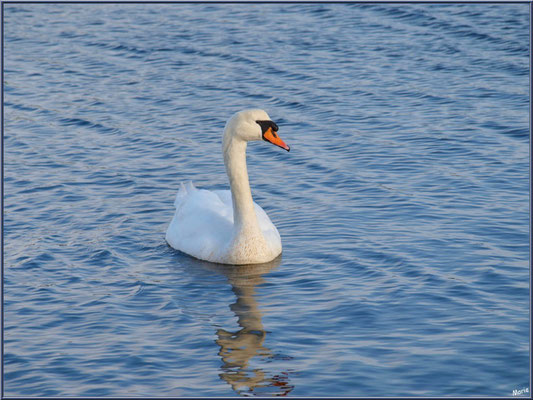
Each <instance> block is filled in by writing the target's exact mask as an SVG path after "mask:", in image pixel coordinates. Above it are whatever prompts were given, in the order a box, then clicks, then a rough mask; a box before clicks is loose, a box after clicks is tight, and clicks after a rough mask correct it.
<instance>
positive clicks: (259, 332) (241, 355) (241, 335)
mask: <svg viewBox="0 0 533 400" xmlns="http://www.w3.org/2000/svg"><path fill="white" fill-rule="evenodd" d="M238 280H239V279H238V278H237V279H231V278H230V283H231V284H232V290H233V292H234V293H235V295H236V296H237V301H236V302H235V303H233V304H232V305H230V308H231V310H232V311H233V312H234V313H235V315H236V316H237V320H238V324H239V326H241V327H242V329H241V330H239V331H237V332H228V331H226V330H224V329H219V330H218V331H217V336H218V339H217V340H216V343H217V344H218V345H219V346H220V352H219V353H218V354H219V355H220V356H221V357H222V361H223V363H224V365H223V366H222V370H223V371H224V372H223V373H221V374H220V376H221V378H222V379H224V380H225V381H226V382H228V383H229V384H230V385H231V386H232V387H233V389H234V390H235V391H237V392H239V391H240V390H241V389H242V388H244V387H247V388H250V389H253V388H255V387H256V386H258V385H262V384H264V382H265V379H266V377H265V374H264V373H263V371H261V370H259V369H254V370H253V374H250V372H251V371H246V368H247V367H248V364H249V362H250V359H251V358H252V357H254V356H256V355H261V356H269V355H270V354H271V352H270V350H269V349H267V348H266V347H264V346H263V342H264V341H265V335H266V333H265V330H264V328H263V323H262V320H261V319H262V318H261V317H262V314H261V311H260V310H259V308H258V303H257V301H256V299H255V286H256V285H257V284H258V283H260V282H261V281H262V278H260V277H258V278H257V279H254V280H253V281H252V282H250V281H246V282H244V283H242V282H240V283H241V284H240V285H239V282H237V281H238ZM235 368H238V369H237V370H235Z"/></svg>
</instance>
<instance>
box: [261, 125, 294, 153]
mask: <svg viewBox="0 0 533 400" xmlns="http://www.w3.org/2000/svg"><path fill="white" fill-rule="evenodd" d="M263 139H265V140H266V141H267V142H270V143H272V144H275V145H276V146H279V147H281V148H282V149H285V150H287V151H291V148H290V147H289V146H287V145H286V144H285V142H284V141H283V140H281V138H280V137H279V136H278V134H277V133H276V132H274V131H273V130H272V128H268V129H267V131H266V132H265V133H264V134H263Z"/></svg>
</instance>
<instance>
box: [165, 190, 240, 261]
mask: <svg viewBox="0 0 533 400" xmlns="http://www.w3.org/2000/svg"><path fill="white" fill-rule="evenodd" d="M175 205H176V212H175V214H174V218H173V219H172V221H171V222H170V225H169V227H168V229H167V234H166V240H167V242H168V243H169V244H170V245H171V246H172V247H173V248H175V249H177V250H180V251H183V252H185V253H187V254H190V255H192V256H194V257H197V258H202V259H207V258H209V257H208V256H209V255H210V254H211V253H212V252H213V251H217V250H220V249H222V248H224V247H225V245H226V244H227V241H228V240H229V239H230V238H231V233H232V227H233V210H232V209H231V207H230V209H229V210H228V208H227V206H226V204H225V203H224V202H222V201H221V199H220V197H219V196H217V195H216V194H215V193H214V192H211V191H209V190H203V189H197V188H195V187H194V185H192V183H191V184H187V185H182V186H181V188H180V191H179V192H178V194H177V195H176V201H175Z"/></svg>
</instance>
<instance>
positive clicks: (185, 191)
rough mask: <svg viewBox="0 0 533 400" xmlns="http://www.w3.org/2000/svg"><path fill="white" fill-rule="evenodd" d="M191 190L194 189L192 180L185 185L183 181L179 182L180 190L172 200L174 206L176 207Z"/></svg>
mask: <svg viewBox="0 0 533 400" xmlns="http://www.w3.org/2000/svg"><path fill="white" fill-rule="evenodd" d="M193 190H196V187H195V186H194V185H193V183H192V181H188V182H187V183H186V184H185V185H184V184H183V182H181V183H180V190H178V194H177V195H176V200H174V206H175V207H176V208H178V207H179V205H180V203H181V201H182V200H183V198H184V197H186V196H187V195H188V194H190V193H191V192H192V191H193Z"/></svg>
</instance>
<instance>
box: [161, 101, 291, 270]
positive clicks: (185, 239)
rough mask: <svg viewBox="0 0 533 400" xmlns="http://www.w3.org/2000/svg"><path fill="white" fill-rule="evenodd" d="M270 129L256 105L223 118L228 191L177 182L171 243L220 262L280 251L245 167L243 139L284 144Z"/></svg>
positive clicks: (250, 260) (265, 257)
mask: <svg viewBox="0 0 533 400" xmlns="http://www.w3.org/2000/svg"><path fill="white" fill-rule="evenodd" d="M276 131H277V125H276V124H274V123H273V122H272V121H270V118H269V117H268V115H267V113H266V112H264V111H262V110H247V111H241V112H239V113H237V114H235V115H234V116H233V117H232V118H231V119H230V120H229V121H228V123H227V124H226V128H225V130H224V139H223V146H222V147H223V154H224V164H225V166H226V172H227V174H228V177H229V181H230V187H231V191H229V190H216V191H209V190H203V189H197V188H195V187H194V185H193V184H192V183H188V184H187V185H183V184H182V185H181V188H180V190H179V192H178V194H177V196H176V201H175V202H174V205H175V206H176V212H175V214H174V218H173V219H172V221H171V223H170V225H169V227H168V229H167V234H166V240H167V242H168V243H169V244H170V245H171V246H172V247H173V248H175V249H177V250H180V251H182V252H184V253H187V254H189V255H191V256H193V257H196V258H199V259H201V260H206V261H211V262H216V263H221V264H257V263H265V262H269V261H271V260H273V259H274V258H276V257H277V256H278V255H279V254H280V253H281V249H282V247H281V238H280V235H279V232H278V230H277V229H276V227H275V226H274V224H273V223H272V222H271V221H270V219H269V218H268V216H267V214H266V213H265V211H263V209H262V208H261V207H259V206H258V205H257V204H256V203H254V202H253V199H252V192H251V190H250V184H249V182H248V172H247V168H246V144H247V142H248V141H251V140H261V139H263V140H267V141H269V142H271V143H274V144H276V145H278V146H280V147H282V148H284V149H286V150H289V147H288V146H287V145H286V144H285V143H284V142H283V141H282V140H281V139H280V138H279V137H278V136H277V134H276Z"/></svg>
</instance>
